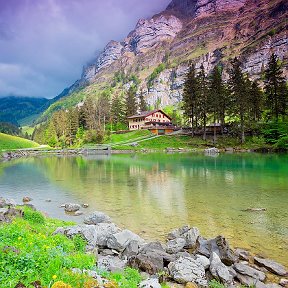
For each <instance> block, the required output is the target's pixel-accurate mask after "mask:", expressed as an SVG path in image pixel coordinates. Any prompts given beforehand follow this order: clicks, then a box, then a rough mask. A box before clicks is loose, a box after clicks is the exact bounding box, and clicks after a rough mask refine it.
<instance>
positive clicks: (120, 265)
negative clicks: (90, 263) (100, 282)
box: [97, 255, 127, 272]
mask: <svg viewBox="0 0 288 288" xmlns="http://www.w3.org/2000/svg"><path fill="white" fill-rule="evenodd" d="M126 264H127V261H126V260H121V259H120V258H119V257H117V256H110V255H108V256H99V258H98V260H97V267H98V268H99V269H100V270H104V271H109V272H120V271H123V270H124V268H125V267H126Z"/></svg>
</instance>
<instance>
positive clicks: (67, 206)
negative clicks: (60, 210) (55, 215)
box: [64, 203, 81, 212]
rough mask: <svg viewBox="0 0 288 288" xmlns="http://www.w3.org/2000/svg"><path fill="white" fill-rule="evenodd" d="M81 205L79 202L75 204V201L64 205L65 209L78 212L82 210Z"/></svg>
mask: <svg viewBox="0 0 288 288" xmlns="http://www.w3.org/2000/svg"><path fill="white" fill-rule="evenodd" d="M80 208H81V206H80V205H79V204H74V203H66V204H65V206H64V210H65V211H66V212H76V211H78V210H80Z"/></svg>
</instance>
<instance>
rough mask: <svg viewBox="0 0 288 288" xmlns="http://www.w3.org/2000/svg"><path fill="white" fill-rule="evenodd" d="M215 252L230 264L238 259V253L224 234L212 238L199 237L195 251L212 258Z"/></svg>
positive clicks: (224, 261)
mask: <svg viewBox="0 0 288 288" xmlns="http://www.w3.org/2000/svg"><path fill="white" fill-rule="evenodd" d="M213 252H215V253H216V254H217V255H218V256H219V257H220V259H221V261H222V262H223V263H224V264H226V265H228V266H230V265H232V264H233V263H235V262H237V261H238V257H237V255H235V253H234V252H233V251H232V250H231V249H230V247H229V243H228V242H227V241H226V239H225V238H224V237H223V236H217V237H216V238H214V239H210V240H206V239H204V238H202V237H198V239H197V243H196V250H195V251H194V253H195V254H201V255H204V256H206V257H209V258H210V256H211V254H212V253H213Z"/></svg>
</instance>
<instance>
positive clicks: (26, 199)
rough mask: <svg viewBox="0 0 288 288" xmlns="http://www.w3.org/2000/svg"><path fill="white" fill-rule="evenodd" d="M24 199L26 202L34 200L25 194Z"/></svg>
mask: <svg viewBox="0 0 288 288" xmlns="http://www.w3.org/2000/svg"><path fill="white" fill-rule="evenodd" d="M22 201H23V202H24V203H25V202H30V201H32V198H30V197H28V196H25V197H23V199H22Z"/></svg>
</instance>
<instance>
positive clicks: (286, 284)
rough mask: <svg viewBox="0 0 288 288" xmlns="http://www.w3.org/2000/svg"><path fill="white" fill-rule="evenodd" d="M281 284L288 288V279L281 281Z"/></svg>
mask: <svg viewBox="0 0 288 288" xmlns="http://www.w3.org/2000/svg"><path fill="white" fill-rule="evenodd" d="M279 284H280V285H281V286H283V287H288V279H285V278H282V279H280V282H279Z"/></svg>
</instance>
